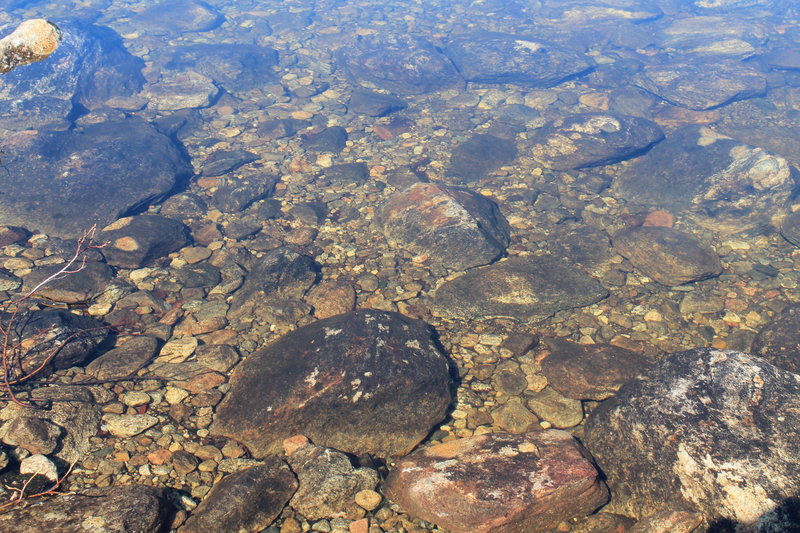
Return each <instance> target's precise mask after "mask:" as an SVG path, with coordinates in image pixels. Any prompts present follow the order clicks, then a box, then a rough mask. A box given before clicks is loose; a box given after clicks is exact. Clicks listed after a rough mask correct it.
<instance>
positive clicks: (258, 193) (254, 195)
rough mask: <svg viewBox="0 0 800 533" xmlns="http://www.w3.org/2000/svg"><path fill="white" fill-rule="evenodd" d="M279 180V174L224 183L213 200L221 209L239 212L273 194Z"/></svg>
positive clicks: (226, 211) (215, 205)
mask: <svg viewBox="0 0 800 533" xmlns="http://www.w3.org/2000/svg"><path fill="white" fill-rule="evenodd" d="M277 182H278V177H277V176H265V177H263V178H262V179H258V180H255V179H251V180H242V181H237V182H236V183H231V184H227V185H222V186H220V187H219V188H218V189H217V192H215V193H214V196H213V197H212V198H211V202H212V203H213V204H214V207H216V208H217V209H219V210H220V211H223V212H225V213H238V212H240V211H243V210H245V209H247V208H248V207H250V206H251V205H252V204H253V203H254V202H256V201H258V200H261V199H262V198H266V197H268V196H269V195H270V194H272V191H273V190H274V188H275V184H276V183H277Z"/></svg>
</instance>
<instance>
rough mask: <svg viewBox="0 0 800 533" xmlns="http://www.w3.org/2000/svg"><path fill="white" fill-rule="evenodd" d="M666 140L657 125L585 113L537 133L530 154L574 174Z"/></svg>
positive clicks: (630, 154) (601, 114)
mask: <svg viewBox="0 0 800 533" xmlns="http://www.w3.org/2000/svg"><path fill="white" fill-rule="evenodd" d="M663 138H664V133H663V132H662V131H661V128H660V127H659V126H658V124H656V123H655V122H652V121H650V120H647V119H643V118H639V117H632V116H624V115H618V114H615V113H583V114H578V115H569V116H567V117H564V118H559V119H557V120H555V121H554V122H552V123H550V124H548V125H547V126H545V127H543V128H541V129H539V130H536V133H535V134H534V135H533V136H532V147H531V152H532V155H533V157H534V158H535V159H537V160H538V161H541V162H542V163H543V164H544V165H545V166H547V167H548V168H552V169H555V170H571V169H575V168H584V167H593V166H600V165H607V164H610V163H615V162H617V161H622V160H624V159H627V158H629V157H633V156H634V155H637V154H640V153H641V152H643V151H644V150H645V149H647V148H648V147H650V146H651V145H652V144H654V143H657V142H658V141H660V140H661V139H663Z"/></svg>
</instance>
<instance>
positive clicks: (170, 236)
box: [98, 215, 189, 268]
mask: <svg viewBox="0 0 800 533" xmlns="http://www.w3.org/2000/svg"><path fill="white" fill-rule="evenodd" d="M98 240H100V241H108V245H106V246H105V247H103V249H102V251H103V255H104V256H105V258H106V261H108V264H110V265H114V266H120V267H123V268H140V267H142V266H144V265H146V264H149V263H151V262H152V261H154V260H156V259H158V258H159V257H164V256H166V255H168V254H170V253H172V252H174V251H175V250H179V249H180V248H181V247H183V246H184V245H185V244H186V243H188V242H189V237H188V228H187V227H186V226H184V225H183V223H182V222H179V221H177V220H173V219H171V218H167V217H162V216H160V215H139V216H135V217H125V218H121V219H119V220H117V221H116V222H114V223H113V224H111V225H109V226H106V227H105V228H103V231H101V232H100V234H99V235H98Z"/></svg>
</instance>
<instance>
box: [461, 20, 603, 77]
mask: <svg viewBox="0 0 800 533" xmlns="http://www.w3.org/2000/svg"><path fill="white" fill-rule="evenodd" d="M445 53H446V54H447V56H448V57H449V58H450V59H451V60H452V61H453V63H454V64H455V65H456V68H458V71H459V72H460V73H461V75H462V76H464V78H465V79H466V80H467V81H475V82H480V83H517V84H520V85H526V86H530V87H553V86H554V85H558V84H559V83H561V82H563V81H565V80H567V79H569V78H574V77H577V76H579V75H580V74H583V73H585V72H588V71H589V69H590V68H591V67H592V65H593V63H592V62H591V61H590V60H589V59H588V58H587V57H585V56H583V55H581V54H579V53H577V52H575V51H573V50H570V49H568V48H564V47H563V46H561V45H559V44H556V43H553V42H545V41H542V40H540V39H537V38H535V37H527V36H524V35H503V34H496V33H491V32H486V33H478V34H468V35H460V36H458V37H456V38H455V39H453V40H452V41H451V42H450V43H449V44H448V45H447V48H446V49H445Z"/></svg>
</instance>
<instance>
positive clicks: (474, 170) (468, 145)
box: [447, 133, 517, 181]
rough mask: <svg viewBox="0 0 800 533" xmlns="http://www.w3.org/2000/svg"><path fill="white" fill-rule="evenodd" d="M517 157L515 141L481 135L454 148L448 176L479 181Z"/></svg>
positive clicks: (474, 136)
mask: <svg viewBox="0 0 800 533" xmlns="http://www.w3.org/2000/svg"><path fill="white" fill-rule="evenodd" d="M516 157H517V146H516V144H515V143H514V141H512V140H511V139H503V138H501V137H496V136H494V135H488V134H485V133H480V134H478V135H473V136H472V137H470V138H469V139H467V140H466V141H464V142H463V143H461V144H459V145H457V146H456V147H455V148H453V153H452V154H451V157H450V166H449V167H448V169H447V174H448V175H449V176H453V177H455V178H459V179H461V180H463V181H472V180H477V179H481V178H485V177H486V176H487V174H489V173H490V172H491V171H493V170H495V169H497V168H500V167H501V166H503V165H508V164H511V162H513V161H514V159H515V158H516Z"/></svg>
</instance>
